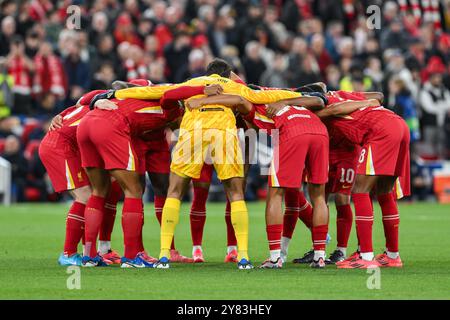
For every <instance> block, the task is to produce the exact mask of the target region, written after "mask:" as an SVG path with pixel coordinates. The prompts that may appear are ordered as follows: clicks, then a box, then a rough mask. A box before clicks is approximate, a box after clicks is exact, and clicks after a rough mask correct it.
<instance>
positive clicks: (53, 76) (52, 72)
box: [33, 42, 66, 101]
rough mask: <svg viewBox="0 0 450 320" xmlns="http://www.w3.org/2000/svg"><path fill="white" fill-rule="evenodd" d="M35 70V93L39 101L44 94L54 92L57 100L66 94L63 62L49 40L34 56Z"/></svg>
mask: <svg viewBox="0 0 450 320" xmlns="http://www.w3.org/2000/svg"><path fill="white" fill-rule="evenodd" d="M34 65H35V72H34V78H33V93H34V95H35V97H36V98H37V100H38V101H39V100H40V98H41V97H42V96H45V95H48V94H52V95H54V96H55V98H56V99H57V100H61V99H64V97H65V96H66V88H65V74H64V69H63V66H62V62H61V60H60V59H59V57H58V56H56V55H55V54H54V53H53V49H52V46H51V44H50V43H49V42H44V43H42V44H41V46H40V48H39V52H38V53H37V54H36V56H35V57H34Z"/></svg>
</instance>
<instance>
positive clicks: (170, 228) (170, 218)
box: [159, 198, 180, 259]
mask: <svg viewBox="0 0 450 320" xmlns="http://www.w3.org/2000/svg"><path fill="white" fill-rule="evenodd" d="M179 219H180V200H178V199H175V198H167V199H166V202H165V203H164V207H163V211H162V218H161V252H160V254H159V258H160V259H161V258H162V257H167V258H170V245H171V244H172V239H173V235H174V233H175V227H176V226H177V224H178V221H179Z"/></svg>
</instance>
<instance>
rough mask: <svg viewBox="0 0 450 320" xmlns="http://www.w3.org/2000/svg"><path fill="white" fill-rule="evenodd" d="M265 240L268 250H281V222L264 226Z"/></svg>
mask: <svg viewBox="0 0 450 320" xmlns="http://www.w3.org/2000/svg"><path fill="white" fill-rule="evenodd" d="M266 232H267V240H268V241H269V250H271V251H272V250H281V233H282V232H283V225H282V224H271V225H268V226H266Z"/></svg>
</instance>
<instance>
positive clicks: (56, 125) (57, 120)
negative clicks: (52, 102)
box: [48, 114, 62, 131]
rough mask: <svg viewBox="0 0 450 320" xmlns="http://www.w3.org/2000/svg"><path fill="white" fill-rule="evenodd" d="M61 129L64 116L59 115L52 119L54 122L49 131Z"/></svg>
mask: <svg viewBox="0 0 450 320" xmlns="http://www.w3.org/2000/svg"><path fill="white" fill-rule="evenodd" d="M61 127H62V116H61V115H59V114H58V115H56V116H55V117H54V118H53V119H52V122H51V123H50V126H49V127H48V131H54V130H58V129H60V128H61Z"/></svg>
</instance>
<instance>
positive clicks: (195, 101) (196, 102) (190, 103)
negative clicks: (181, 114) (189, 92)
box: [185, 98, 202, 110]
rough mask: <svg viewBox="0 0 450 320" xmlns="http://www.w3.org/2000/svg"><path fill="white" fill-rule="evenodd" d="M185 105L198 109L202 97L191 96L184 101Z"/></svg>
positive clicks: (200, 105)
mask: <svg viewBox="0 0 450 320" xmlns="http://www.w3.org/2000/svg"><path fill="white" fill-rule="evenodd" d="M185 104H186V107H187V108H189V109H191V110H193V109H199V108H201V107H202V99H201V98H193V99H189V100H187V101H186V103H185Z"/></svg>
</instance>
